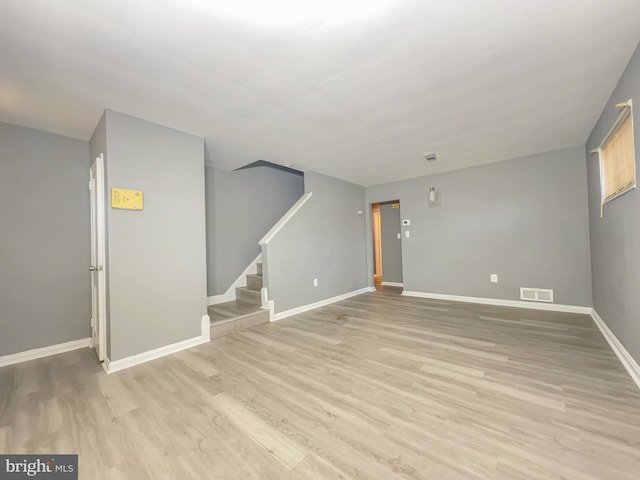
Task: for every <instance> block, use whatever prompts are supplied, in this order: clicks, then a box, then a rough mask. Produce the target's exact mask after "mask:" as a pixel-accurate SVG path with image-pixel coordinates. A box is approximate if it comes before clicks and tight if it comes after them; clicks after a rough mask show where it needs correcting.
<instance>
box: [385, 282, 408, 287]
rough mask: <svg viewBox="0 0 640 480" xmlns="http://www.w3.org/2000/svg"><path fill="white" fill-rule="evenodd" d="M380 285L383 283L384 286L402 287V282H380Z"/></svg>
mask: <svg viewBox="0 0 640 480" xmlns="http://www.w3.org/2000/svg"><path fill="white" fill-rule="evenodd" d="M380 285H384V286H385V287H404V283H400V282H380Z"/></svg>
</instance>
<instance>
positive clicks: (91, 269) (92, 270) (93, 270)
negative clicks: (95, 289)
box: [89, 265, 98, 272]
mask: <svg viewBox="0 0 640 480" xmlns="http://www.w3.org/2000/svg"><path fill="white" fill-rule="evenodd" d="M89 271H90V272H97V271H98V267H94V266H93V265H91V266H90V267H89Z"/></svg>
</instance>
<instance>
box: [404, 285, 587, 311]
mask: <svg viewBox="0 0 640 480" xmlns="http://www.w3.org/2000/svg"><path fill="white" fill-rule="evenodd" d="M402 295H404V296H405V297H417V298H430V299H432V300H450V301H452V302H466V303H479V304H482V305H496V306H500V307H516V308H530V309H532V310H548V311H550V312H564V313H582V314H585V315H591V310H592V308H591V307H580V306H576V305H560V304H557V303H533V302H523V301H520V300H502V299H499V298H482V297H465V296H461V295H445V294H442V293H425V292H411V291H407V290H405V291H404V292H402Z"/></svg>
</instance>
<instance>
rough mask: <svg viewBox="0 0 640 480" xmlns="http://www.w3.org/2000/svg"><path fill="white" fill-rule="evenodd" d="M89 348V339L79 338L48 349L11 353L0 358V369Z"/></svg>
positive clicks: (50, 346)
mask: <svg viewBox="0 0 640 480" xmlns="http://www.w3.org/2000/svg"><path fill="white" fill-rule="evenodd" d="M90 346H91V338H81V339H80V340H72V341H70V342H65V343H58V344H56V345H49V346H48V347H41V348H34V349H33V350H26V351H24V352H18V353H12V354H11V355H3V356H2V357H0V367H6V366H8V365H14V364H16V363H22V362H28V361H29V360H36V359H38V358H44V357H50V356H51V355H57V354H59V353H65V352H70V351H72V350H79V349H81V348H88V347H90Z"/></svg>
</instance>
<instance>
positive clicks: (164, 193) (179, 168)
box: [106, 111, 207, 361]
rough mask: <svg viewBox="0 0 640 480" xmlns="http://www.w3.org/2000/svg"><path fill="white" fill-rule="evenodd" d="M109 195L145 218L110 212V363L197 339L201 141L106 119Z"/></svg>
mask: <svg viewBox="0 0 640 480" xmlns="http://www.w3.org/2000/svg"><path fill="white" fill-rule="evenodd" d="M106 131H107V137H106V138H107V149H108V161H107V179H108V190H109V191H111V188H114V187H120V188H130V189H135V190H142V191H143V192H144V210H143V211H127V210H116V209H112V208H110V204H109V207H108V209H107V210H108V212H107V217H108V224H109V234H108V249H109V264H108V273H109V296H110V298H109V302H110V305H109V307H110V325H111V329H110V334H111V335H110V342H111V350H110V351H111V355H110V360H112V361H113V360H119V359H121V358H123V357H127V356H130V355H135V354H138V353H142V352H145V351H148V350H151V349H154V348H158V347H161V346H164V345H169V344H172V343H176V342H179V341H182V340H186V339H189V338H193V337H196V336H199V335H200V333H201V330H200V325H201V323H200V322H201V318H202V315H204V314H206V311H207V308H206V252H205V249H206V237H205V193H204V182H205V181H204V143H203V139H202V138H199V137H194V136H192V135H188V134H186V133H182V132H179V131H177V130H173V129H170V128H166V127H163V126H160V125H156V124H153V123H149V122H146V121H144V120H140V119H137V118H134V117H130V116H127V115H123V114H120V113H116V112H113V111H107V112H106Z"/></svg>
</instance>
